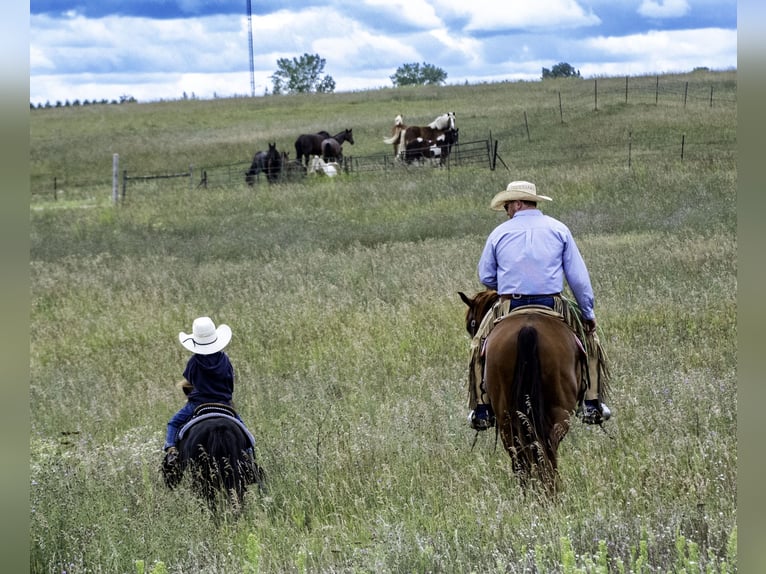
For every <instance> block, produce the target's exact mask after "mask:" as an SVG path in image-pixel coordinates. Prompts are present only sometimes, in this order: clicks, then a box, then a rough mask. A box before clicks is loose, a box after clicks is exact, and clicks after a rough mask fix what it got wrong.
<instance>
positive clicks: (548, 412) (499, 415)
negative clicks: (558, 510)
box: [460, 291, 586, 493]
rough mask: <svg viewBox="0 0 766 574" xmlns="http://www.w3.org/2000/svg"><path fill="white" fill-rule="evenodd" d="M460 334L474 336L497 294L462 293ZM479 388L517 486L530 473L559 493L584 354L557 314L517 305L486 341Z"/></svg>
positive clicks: (579, 394) (579, 387) (529, 475)
mask: <svg viewBox="0 0 766 574" xmlns="http://www.w3.org/2000/svg"><path fill="white" fill-rule="evenodd" d="M460 298H461V299H462V300H463V302H465V303H466V304H467V305H468V311H467V312H466V330H467V331H468V332H469V334H471V336H473V335H474V334H475V333H476V331H477V329H478V328H479V323H480V322H481V319H482V318H483V317H484V315H485V314H486V312H487V311H488V310H489V309H490V308H491V307H492V304H493V303H494V302H495V301H496V300H497V298H498V295H497V292H495V291H484V292H480V293H478V294H477V295H476V296H475V297H474V298H473V299H471V298H469V297H468V296H466V295H465V294H463V293H460ZM484 353H485V366H484V369H485V371H484V372H485V378H484V381H485V384H486V388H487V394H488V396H489V399H490V403H491V405H492V409H493V410H494V411H495V417H496V424H497V432H498V433H499V434H500V437H501V439H502V442H503V446H504V447H505V449H506V451H507V452H508V454H509V455H510V457H511V461H512V467H513V471H514V473H515V474H516V475H517V476H518V477H519V480H520V482H521V484H522V486H526V485H527V481H528V479H529V478H531V477H532V475H533V474H534V475H536V476H537V478H539V481H540V484H541V485H542V486H543V487H544V488H545V489H546V490H548V491H549V492H550V493H554V492H555V491H556V489H557V482H558V454H557V453H558V447H559V444H560V443H561V441H562V440H563V439H564V437H565V436H566V434H567V432H569V426H570V417H571V415H572V413H574V411H575V409H576V407H577V403H578V400H579V398H580V397H581V395H582V393H583V391H584V389H583V388H582V387H581V385H580V380H581V378H580V375H581V373H582V369H583V368H585V361H586V358H585V353H584V352H583V350H582V347H581V346H580V344H579V343H578V341H577V338H576V337H575V334H574V332H573V331H572V330H571V329H570V327H569V326H568V325H567V324H566V322H565V321H564V320H563V318H561V317H560V316H559V315H557V314H555V313H553V312H551V311H550V310H546V309H545V308H538V307H534V306H527V307H520V308H517V309H515V310H513V311H512V312H511V313H509V314H508V315H506V316H504V317H503V318H501V319H500V320H498V322H497V324H496V325H495V327H494V328H493V329H492V331H491V332H490V334H489V336H488V337H487V339H486V342H485V348H484Z"/></svg>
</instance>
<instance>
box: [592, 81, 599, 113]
mask: <svg viewBox="0 0 766 574" xmlns="http://www.w3.org/2000/svg"><path fill="white" fill-rule="evenodd" d="M593 111H594V112H597V111H598V80H593Z"/></svg>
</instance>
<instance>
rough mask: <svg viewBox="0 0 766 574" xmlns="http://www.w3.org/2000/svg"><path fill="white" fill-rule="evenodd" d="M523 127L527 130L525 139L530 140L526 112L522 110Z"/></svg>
mask: <svg viewBox="0 0 766 574" xmlns="http://www.w3.org/2000/svg"><path fill="white" fill-rule="evenodd" d="M524 127H525V128H526V130H527V141H530V142H531V141H532V138H530V137H529V122H528V121H527V112H526V110H525V111H524Z"/></svg>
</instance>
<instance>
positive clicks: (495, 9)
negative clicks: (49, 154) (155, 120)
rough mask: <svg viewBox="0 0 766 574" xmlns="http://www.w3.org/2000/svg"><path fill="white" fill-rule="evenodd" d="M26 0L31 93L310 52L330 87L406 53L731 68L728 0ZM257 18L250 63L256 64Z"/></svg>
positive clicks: (205, 94)
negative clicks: (316, 57)
mask: <svg viewBox="0 0 766 574" xmlns="http://www.w3.org/2000/svg"><path fill="white" fill-rule="evenodd" d="M251 14H252V17H251V18H250V21H249V22H248V15H247V0H237V1H233V0H31V1H30V13H29V16H30V20H29V100H30V102H32V103H33V104H45V103H46V102H49V103H51V104H55V103H56V102H57V101H60V102H66V101H70V102H73V101H75V100H79V101H85V100H87V101H94V100H96V101H101V100H104V99H107V100H110V101H111V100H119V99H121V98H122V97H125V96H128V97H132V98H135V99H136V100H138V101H139V102H148V101H156V100H174V99H180V98H183V97H196V98H201V99H207V98H214V97H231V96H250V95H255V96H262V95H264V94H265V93H268V92H271V90H272V88H273V83H272V81H271V78H270V76H271V75H272V74H274V72H276V71H277V69H278V66H277V61H278V60H279V59H280V58H288V59H292V58H300V57H301V56H302V55H303V54H318V55H319V56H320V57H321V58H323V59H324V60H325V66H324V70H323V75H329V76H331V77H332V78H333V79H334V80H335V83H336V86H335V91H336V92H348V91H357V90H366V89H377V88H383V87H389V88H390V87H392V86H393V83H392V81H391V76H392V75H393V74H395V72H396V70H397V68H399V67H400V66H402V65H404V64H408V63H420V64H421V65H422V64H424V63H427V64H431V65H433V66H436V67H438V68H441V69H442V70H443V71H444V72H446V73H447V79H446V83H447V84H465V83H466V82H467V83H480V82H498V81H518V80H525V81H532V80H539V79H540V77H541V75H542V69H543V68H548V69H551V68H552V67H553V66H554V65H556V64H558V63H561V62H565V63H568V64H570V65H571V66H572V67H574V68H575V69H576V70H579V72H580V74H581V76H582V77H584V78H598V77H607V76H639V75H654V74H662V73H674V72H688V71H691V70H693V69H694V68H698V67H706V68H709V69H711V70H733V69H736V68H737V2H736V0H469V1H465V0H321V1H319V0H272V1H271V2H263V1H261V0H251ZM250 28H252V46H253V50H252V53H253V68H254V74H253V76H252V84H253V85H251V73H250V47H249V46H250V33H249V30H250Z"/></svg>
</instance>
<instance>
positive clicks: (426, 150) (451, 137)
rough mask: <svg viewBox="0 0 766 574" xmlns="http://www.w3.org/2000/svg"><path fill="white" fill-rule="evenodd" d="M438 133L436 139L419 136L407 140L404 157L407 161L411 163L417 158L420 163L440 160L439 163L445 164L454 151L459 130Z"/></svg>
mask: <svg viewBox="0 0 766 574" xmlns="http://www.w3.org/2000/svg"><path fill="white" fill-rule="evenodd" d="M437 133H438V135H437V136H436V139H435V140H428V139H424V138H421V137H418V138H415V139H414V140H411V141H409V142H407V145H406V146H405V148H404V157H403V158H402V159H404V161H405V163H408V164H410V163H412V162H413V161H415V160H417V161H418V162H419V163H422V162H423V161H434V160H438V164H439V165H444V164H445V163H446V161H447V159H448V158H449V154H450V152H451V151H452V146H453V145H455V144H456V143H457V140H458V130H457V129H454V130H453V129H448V130H446V131H444V132H437Z"/></svg>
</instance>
